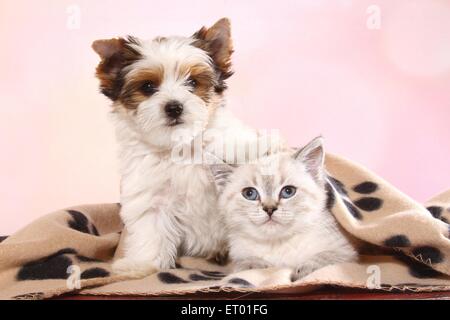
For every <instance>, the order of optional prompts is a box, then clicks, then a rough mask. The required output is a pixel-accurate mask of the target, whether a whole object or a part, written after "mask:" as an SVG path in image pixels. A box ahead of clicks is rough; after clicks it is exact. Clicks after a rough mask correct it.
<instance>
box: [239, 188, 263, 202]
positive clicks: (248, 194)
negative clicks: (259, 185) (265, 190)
mask: <svg viewBox="0 0 450 320" xmlns="http://www.w3.org/2000/svg"><path fill="white" fill-rule="evenodd" d="M242 195H243V196H244V198H245V199H247V200H251V201H255V200H258V199H259V193H258V191H256V189H255V188H245V189H244V190H242Z"/></svg>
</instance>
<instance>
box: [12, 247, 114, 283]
mask: <svg viewBox="0 0 450 320" xmlns="http://www.w3.org/2000/svg"><path fill="white" fill-rule="evenodd" d="M97 261H99V260H96V259H91V258H89V257H85V256H82V255H79V254H78V253H77V251H76V250H75V249H72V248H65V249H61V250H59V251H57V252H55V253H54V254H51V255H49V256H47V257H44V258H41V259H37V260H34V261H31V262H28V263H26V264H24V265H23V266H22V267H21V268H20V269H19V271H18V273H17V275H16V279H17V280H18V281H26V280H47V279H67V278H68V277H69V276H70V273H68V270H69V267H70V266H72V265H80V263H81V262H85V263H86V262H88V263H92V262H97ZM108 276H109V272H108V271H107V270H105V269H103V268H100V267H90V266H89V267H87V268H85V270H84V271H83V272H82V273H81V276H80V277H81V279H92V278H103V277H108Z"/></svg>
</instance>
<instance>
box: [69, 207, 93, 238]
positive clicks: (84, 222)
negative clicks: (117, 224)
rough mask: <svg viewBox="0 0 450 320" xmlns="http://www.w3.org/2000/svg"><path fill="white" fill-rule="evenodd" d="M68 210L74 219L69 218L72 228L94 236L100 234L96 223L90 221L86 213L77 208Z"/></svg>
mask: <svg viewBox="0 0 450 320" xmlns="http://www.w3.org/2000/svg"><path fill="white" fill-rule="evenodd" d="M67 212H68V213H69V215H70V216H71V217H72V219H71V220H69V227H70V228H72V229H74V230H77V231H79V232H83V233H87V234H92V235H94V236H99V235H100V234H99V233H98V230H97V228H96V227H95V225H94V224H92V223H90V221H89V219H88V218H87V217H86V216H85V215H84V214H82V213H81V212H79V211H76V210H67Z"/></svg>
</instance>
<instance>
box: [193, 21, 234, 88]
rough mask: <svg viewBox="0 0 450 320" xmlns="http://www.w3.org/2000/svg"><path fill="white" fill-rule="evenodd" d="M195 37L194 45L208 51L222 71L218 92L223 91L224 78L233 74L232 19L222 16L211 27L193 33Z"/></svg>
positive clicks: (224, 86) (218, 68) (218, 69)
mask: <svg viewBox="0 0 450 320" xmlns="http://www.w3.org/2000/svg"><path fill="white" fill-rule="evenodd" d="M193 38H194V39H196V41H195V42H194V45H195V46H197V47H199V48H200V49H202V50H204V51H206V52H208V54H209V55H210V56H211V58H212V60H213V61H214V64H215V67H216V69H217V71H218V72H219V73H220V76H219V83H218V86H217V87H216V92H217V93H221V92H222V91H224V90H225V89H226V85H225V82H224V80H226V79H228V78H229V77H231V76H232V75H233V72H232V71H231V55H232V53H233V43H232V40H231V26H230V21H229V20H228V19H227V18H222V19H220V20H219V21H217V22H216V23H215V24H214V25H213V26H212V27H211V28H206V27H203V28H201V29H200V30H199V31H197V32H196V33H195V34H194V35H193Z"/></svg>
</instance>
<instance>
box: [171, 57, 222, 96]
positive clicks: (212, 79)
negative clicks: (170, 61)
mask: <svg viewBox="0 0 450 320" xmlns="http://www.w3.org/2000/svg"><path fill="white" fill-rule="evenodd" d="M179 73H180V75H181V76H182V77H185V78H187V81H186V85H187V86H189V87H191V89H190V90H191V91H192V93H194V94H195V95H197V96H198V97H200V98H201V99H202V100H203V101H205V103H208V102H209V100H210V98H211V94H212V89H213V88H214V87H215V86H216V84H217V80H216V76H215V74H214V71H213V70H212V69H211V68H210V67H209V66H207V65H204V64H198V65H187V64H186V65H182V66H181V67H180V71H179Z"/></svg>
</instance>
